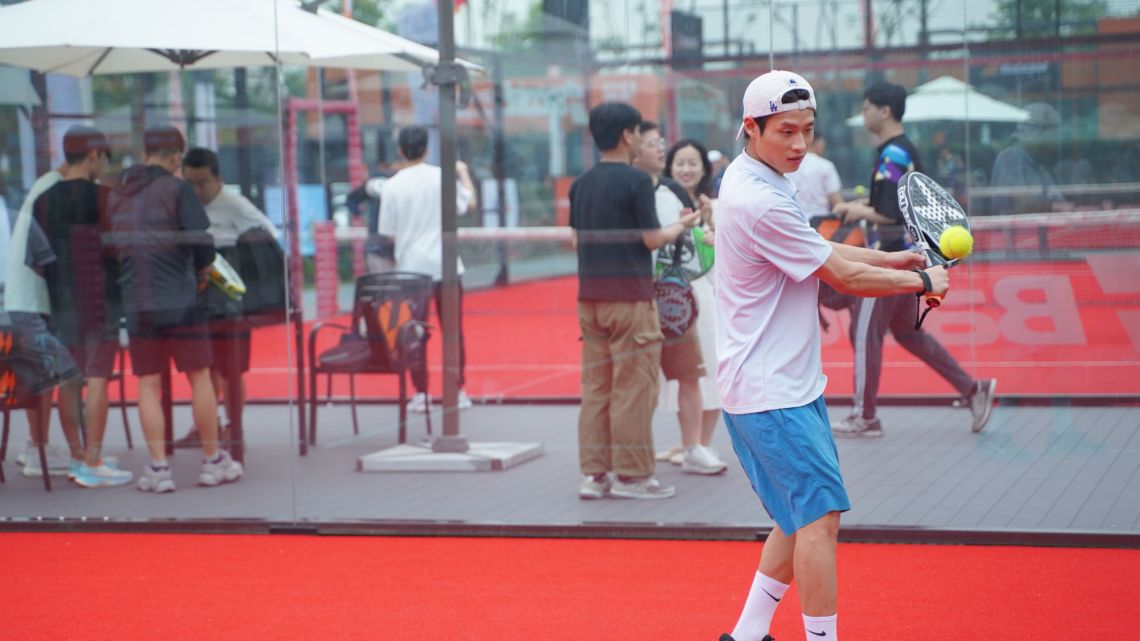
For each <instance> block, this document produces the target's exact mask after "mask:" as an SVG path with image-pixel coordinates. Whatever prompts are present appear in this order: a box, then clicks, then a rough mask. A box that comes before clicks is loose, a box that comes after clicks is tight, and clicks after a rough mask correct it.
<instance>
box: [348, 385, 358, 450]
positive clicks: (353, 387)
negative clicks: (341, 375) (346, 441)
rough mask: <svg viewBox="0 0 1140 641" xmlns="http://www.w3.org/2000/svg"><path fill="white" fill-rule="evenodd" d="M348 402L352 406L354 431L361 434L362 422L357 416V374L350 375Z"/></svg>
mask: <svg viewBox="0 0 1140 641" xmlns="http://www.w3.org/2000/svg"><path fill="white" fill-rule="evenodd" d="M348 403H349V405H351V406H352V433H353V434H355V435H357V436H359V435H360V423H359V421H358V420H357V418H356V375H355V374H349V375H348Z"/></svg>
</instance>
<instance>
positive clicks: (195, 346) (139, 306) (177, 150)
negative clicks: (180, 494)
mask: <svg viewBox="0 0 1140 641" xmlns="http://www.w3.org/2000/svg"><path fill="white" fill-rule="evenodd" d="M143 143H144V155H143V164H139V165H134V166H132V167H131V168H130V169H128V170H127V171H126V173H124V174H123V178H122V182H121V183H120V184H119V185H118V187H116V188H115V189H114V190H112V192H111V195H110V197H109V199H108V205H107V209H108V214H109V218H110V222H111V229H112V232H113V242H114V244H115V249H116V252H117V254H118V257H119V262H120V266H121V269H122V275H121V277H120V284H121V287H122V291H123V307H124V310H125V313H126V319H127V332H128V334H129V335H130V351H131V366H132V369H133V370H134V373H135V375H136V376H138V378H139V419H140V421H141V422H142V426H143V433H144V434H145V436H146V440H147V448H148V449H149V450H150V458H151V460H150V463H149V464H147V465H146V467H145V468H144V469H143V472H142V473H141V474H140V475H139V483H138V488H139V489H140V490H142V491H146V492H173V491H174V489H175V486H174V478H173V475H172V474H171V471H170V465H169V464H168V463H167V460H166V447H165V432H166V421H165V417H164V415H163V409H162V402H161V397H162V385H161V380H162V372H163V371H164V370H166V369H167V368H169V367H170V361H171V360H173V361H174V364H175V366H176V367H177V368H178V370H179V371H180V372H183V373H184V374H186V378H187V379H188V380H189V382H190V393H191V406H192V409H193V415H194V424H195V425H196V426H197V428H198V434H199V435H200V436H201V439H202V469H201V471H200V473H199V474H198V483H199V484H200V485H205V486H215V485H219V484H221V483H227V482H232V481H237V480H239V479H240V478H241V476H242V472H243V470H242V465H241V463H238V462H237V461H235V460H233V459H232V458H231V457H230V455H229V453H228V452H226V451H225V450H222V449H220V448H219V447H218V405H217V398H216V396H215V394H214V387H213V384H212V382H211V380H210V364H211V356H210V338H209V330H208V328H207V327H206V323H205V318H204V316H205V314H204V310H203V308H202V306H201V304H200V302H199V296H198V295H199V292H200V291H201V290H202V289H204V288H205V286H206V283H207V278H206V269H207V268H208V267H209V266H210V264H211V263H212V262H213V260H214V242H213V239H211V238H210V235H209V234H208V233H207V232H206V228H207V227H209V219H208V218H207V217H206V212H205V210H204V209H203V208H202V203H201V202H199V200H198V197H197V196H196V195H195V194H194V190H193V189H192V188H191V187H190V185H188V184H186V183H185V182H183V181H182V180H180V179H178V178H176V177H175V176H174V172H176V171H178V169H179V166H180V165H181V161H182V153H183V151H184V150H185V148H186V141H185V139H184V138H183V137H182V133H181V132H180V131H178V130H177V129H175V128H174V127H171V126H163V127H154V128H150V129H147V130H146V132H145V133H144V135H143Z"/></svg>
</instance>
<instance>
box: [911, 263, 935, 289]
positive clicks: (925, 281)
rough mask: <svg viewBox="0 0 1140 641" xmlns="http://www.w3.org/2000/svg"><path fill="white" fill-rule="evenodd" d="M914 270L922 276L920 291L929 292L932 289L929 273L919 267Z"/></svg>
mask: <svg viewBox="0 0 1140 641" xmlns="http://www.w3.org/2000/svg"><path fill="white" fill-rule="evenodd" d="M914 272H915V273H916V274H918V275H919V277H921V278H922V292H920V293H922V294H929V293H930V292H931V291H932V290H933V289H934V283H931V282H930V274H927V273H926V272H925V271H923V270H921V269H916V270H914Z"/></svg>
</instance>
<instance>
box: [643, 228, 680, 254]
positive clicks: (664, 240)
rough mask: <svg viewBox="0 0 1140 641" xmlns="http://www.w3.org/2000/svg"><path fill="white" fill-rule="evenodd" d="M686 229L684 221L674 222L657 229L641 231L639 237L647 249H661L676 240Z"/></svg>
mask: <svg viewBox="0 0 1140 641" xmlns="http://www.w3.org/2000/svg"><path fill="white" fill-rule="evenodd" d="M686 229H687V227H686V226H685V223H682V222H675V223H673V224H672V225H666V226H664V227H661V228H659V229H651V230H649V231H645V232H642V234H641V239H642V241H643V242H644V243H645V246H646V247H648V248H649V249H661V248H662V247H664V246H665V245H668V244H669V243H672V242H676V240H677V239H678V238H679V237H680V236H681V234H683V233H685V230H686Z"/></svg>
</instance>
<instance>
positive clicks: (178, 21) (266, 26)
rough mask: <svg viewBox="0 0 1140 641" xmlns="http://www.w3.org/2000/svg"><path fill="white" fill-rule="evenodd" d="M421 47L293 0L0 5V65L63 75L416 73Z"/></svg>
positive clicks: (423, 59)
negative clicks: (314, 70) (317, 69)
mask: <svg viewBox="0 0 1140 641" xmlns="http://www.w3.org/2000/svg"><path fill="white" fill-rule="evenodd" d="M438 58H439V56H438V53H437V52H436V51H435V50H434V49H432V48H430V47H425V46H423V45H420V44H417V43H415V42H412V41H410V40H407V39H405V38H400V37H399V36H395V35H392V34H390V33H387V32H385V31H382V30H380V29H376V28H374V27H369V26H368V25H365V24H362V23H359V22H356V21H354V20H351V19H349V18H344V17H342V16H339V15H337V14H334V13H332V12H329V11H320V12H318V13H311V12H308V11H305V10H304V9H302V8H301V7H300V6H299V4H298V3H297V2H296V1H295V0H195V1H194V2H192V3H187V2H183V1H182V0H143V1H140V0H99V1H98V2H94V1H92V0H29V1H28V2H23V3H20V4H16V5H10V6H6V7H2V8H0V64H7V65H12V66H17V67H26V68H29V69H33V70H35V71H40V72H44V73H60V74H67V75H72V76H87V75H92V74H116V73H144V72H159V71H169V70H172V69H182V68H184V67H192V68H195V69H218V68H231V67H256V66H268V65H274V64H277V63H278V62H280V63H283V64H289V65H300V66H307V67H312V66H324V67H338V66H339V67H346V68H354V69H374V70H385V71H416V70H418V69H420V68H421V67H422V66H423V65H424V64H432V63H435V62H436V61H437V60H438Z"/></svg>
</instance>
